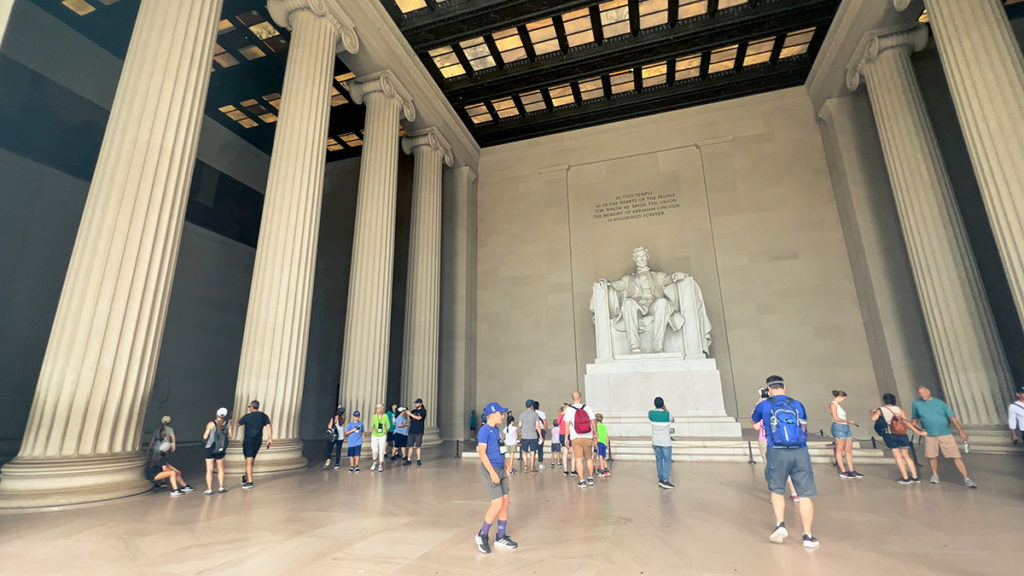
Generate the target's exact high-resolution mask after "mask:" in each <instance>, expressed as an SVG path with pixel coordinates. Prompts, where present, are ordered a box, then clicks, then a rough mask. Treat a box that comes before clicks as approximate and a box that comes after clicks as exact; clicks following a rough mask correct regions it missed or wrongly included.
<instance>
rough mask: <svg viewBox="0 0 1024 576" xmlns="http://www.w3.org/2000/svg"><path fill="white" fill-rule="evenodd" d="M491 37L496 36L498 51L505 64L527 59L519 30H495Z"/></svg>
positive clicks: (495, 42) (495, 41)
mask: <svg viewBox="0 0 1024 576" xmlns="http://www.w3.org/2000/svg"><path fill="white" fill-rule="evenodd" d="M491 38H494V44H495V45H496V46H497V47H498V53H500V54H501V59H502V60H503V61H504V62H505V64H510V63H512V62H518V61H519V60H525V59H526V49H525V48H523V39H522V38H520V37H519V31H518V30H516V29H515V28H508V29H506V30H502V31H501V32H495V33H494V34H492V35H491Z"/></svg>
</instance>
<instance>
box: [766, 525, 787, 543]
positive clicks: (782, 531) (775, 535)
mask: <svg viewBox="0 0 1024 576" xmlns="http://www.w3.org/2000/svg"><path fill="white" fill-rule="evenodd" d="M786 536H789V530H786V523H785V522H779V525H778V526H776V527H775V530H773V531H772V534H771V536H769V537H768V539H769V540H771V541H772V542H774V543H776V544H782V541H783V540H785V539H786Z"/></svg>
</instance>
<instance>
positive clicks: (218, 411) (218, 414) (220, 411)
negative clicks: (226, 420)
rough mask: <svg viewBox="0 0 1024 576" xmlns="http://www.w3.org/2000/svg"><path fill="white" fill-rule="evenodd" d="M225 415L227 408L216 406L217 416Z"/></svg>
mask: <svg viewBox="0 0 1024 576" xmlns="http://www.w3.org/2000/svg"><path fill="white" fill-rule="evenodd" d="M227 415H228V409H227V408H217V416H220V417H221V418H223V417H225V416H227Z"/></svg>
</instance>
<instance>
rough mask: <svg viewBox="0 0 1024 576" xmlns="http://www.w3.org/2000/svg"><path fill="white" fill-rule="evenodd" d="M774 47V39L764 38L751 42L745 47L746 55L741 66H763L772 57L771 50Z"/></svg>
mask: <svg viewBox="0 0 1024 576" xmlns="http://www.w3.org/2000/svg"><path fill="white" fill-rule="evenodd" d="M774 47H775V38H764V39H762V40H757V41H755V42H751V43H750V44H748V45H747V53H746V55H745V56H744V57H743V66H744V67H746V66H753V65H755V64H763V63H765V62H767V61H769V60H771V57H772V48H774Z"/></svg>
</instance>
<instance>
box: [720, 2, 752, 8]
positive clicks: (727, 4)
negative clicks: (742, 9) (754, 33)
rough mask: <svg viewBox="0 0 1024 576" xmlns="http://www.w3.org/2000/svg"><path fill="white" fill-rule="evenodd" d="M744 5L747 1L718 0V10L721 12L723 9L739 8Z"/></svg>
mask: <svg viewBox="0 0 1024 576" xmlns="http://www.w3.org/2000/svg"><path fill="white" fill-rule="evenodd" d="M746 3H747V0H718V9H719V10H723V9H725V8H732V7H733V6H739V5H741V4H746Z"/></svg>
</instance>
